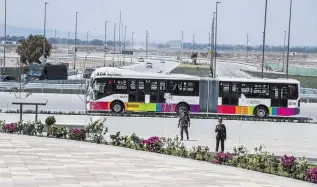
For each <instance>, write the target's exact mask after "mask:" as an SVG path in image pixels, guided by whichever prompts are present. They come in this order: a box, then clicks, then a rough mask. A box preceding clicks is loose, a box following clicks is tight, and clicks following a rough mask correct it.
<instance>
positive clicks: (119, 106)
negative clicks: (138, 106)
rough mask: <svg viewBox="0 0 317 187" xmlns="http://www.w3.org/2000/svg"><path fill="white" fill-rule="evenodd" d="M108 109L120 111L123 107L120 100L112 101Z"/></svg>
mask: <svg viewBox="0 0 317 187" xmlns="http://www.w3.org/2000/svg"><path fill="white" fill-rule="evenodd" d="M110 109H111V111H112V112H115V113H121V112H122V111H123V109H124V105H123V103H122V102H121V101H114V102H112V103H111V105H110Z"/></svg>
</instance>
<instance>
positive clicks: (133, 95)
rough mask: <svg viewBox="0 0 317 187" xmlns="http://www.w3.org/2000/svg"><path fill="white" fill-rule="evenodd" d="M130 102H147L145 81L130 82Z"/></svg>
mask: <svg viewBox="0 0 317 187" xmlns="http://www.w3.org/2000/svg"><path fill="white" fill-rule="evenodd" d="M128 81H129V82H128V88H129V89H128V95H129V102H138V103H144V102H145V86H144V85H145V81H144V80H133V79H130V80H128Z"/></svg>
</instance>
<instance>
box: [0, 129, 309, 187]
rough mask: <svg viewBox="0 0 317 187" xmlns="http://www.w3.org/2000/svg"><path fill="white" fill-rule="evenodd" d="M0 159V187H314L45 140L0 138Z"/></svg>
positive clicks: (136, 153) (187, 162)
mask: <svg viewBox="0 0 317 187" xmlns="http://www.w3.org/2000/svg"><path fill="white" fill-rule="evenodd" d="M0 155H1V156H0V186H1V187H11V186H23V187H33V186H34V187H38V186H50V187H53V186H67V187H69V186H76V187H83V186H86V187H93V186H107V187H112V186H137V187H142V186H147V187H149V186H153V187H159V186H161V187H167V186H171V187H178V186H182V187H200V186H203V187H207V186H208V187H209V186H213V187H225V186H229V185H230V186H244V187H255V186H258V187H274V186H276V187H298V186H301V187H308V186H313V185H312V184H309V183H306V182H301V181H296V180H292V179H288V178H283V177H277V176H273V175H266V174H262V173H257V172H252V171H247V170H242V169H239V168H232V167H225V166H218V165H213V164H211V163H206V162H199V161H195V160H189V159H182V158H178V157H172V156H167V155H159V154H153V153H148V152H139V151H135V150H130V149H124V148H119V147H112V146H106V145H97V144H91V143H85V142H76V141H70V140H59V139H50V138H45V137H43V138H40V137H31V136H22V135H12V134H1V136H0Z"/></svg>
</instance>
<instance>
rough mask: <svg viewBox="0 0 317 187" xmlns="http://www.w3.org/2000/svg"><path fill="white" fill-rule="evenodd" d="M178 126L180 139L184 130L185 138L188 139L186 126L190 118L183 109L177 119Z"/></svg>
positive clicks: (188, 124)
mask: <svg viewBox="0 0 317 187" xmlns="http://www.w3.org/2000/svg"><path fill="white" fill-rule="evenodd" d="M179 127H180V136H181V140H183V134H184V131H185V133H186V137H187V140H189V137H188V127H190V118H189V115H188V113H187V112H185V111H183V112H182V113H181V114H180V116H179V120H178V128H179Z"/></svg>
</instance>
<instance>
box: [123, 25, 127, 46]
mask: <svg viewBox="0 0 317 187" xmlns="http://www.w3.org/2000/svg"><path fill="white" fill-rule="evenodd" d="M126 35H127V26H125V27H124V39H123V40H124V42H123V50H124V51H125V45H126V44H125V38H126Z"/></svg>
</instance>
